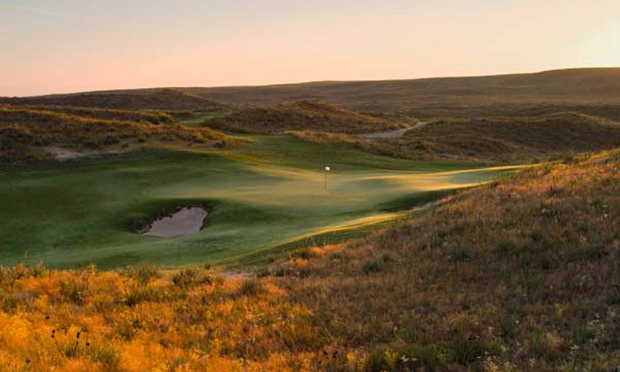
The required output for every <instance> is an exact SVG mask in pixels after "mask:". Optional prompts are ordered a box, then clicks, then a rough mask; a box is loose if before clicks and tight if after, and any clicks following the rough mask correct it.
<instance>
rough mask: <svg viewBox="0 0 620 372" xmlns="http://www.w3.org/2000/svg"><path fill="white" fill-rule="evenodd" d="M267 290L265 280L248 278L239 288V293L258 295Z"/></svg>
mask: <svg viewBox="0 0 620 372" xmlns="http://www.w3.org/2000/svg"><path fill="white" fill-rule="evenodd" d="M266 291H267V289H266V288H265V286H264V285H263V282H261V281H260V280H257V279H247V280H245V281H244V282H243V283H242V284H241V287H240V288H239V294H240V295H242V296H256V295H258V294H261V293H264V292H266Z"/></svg>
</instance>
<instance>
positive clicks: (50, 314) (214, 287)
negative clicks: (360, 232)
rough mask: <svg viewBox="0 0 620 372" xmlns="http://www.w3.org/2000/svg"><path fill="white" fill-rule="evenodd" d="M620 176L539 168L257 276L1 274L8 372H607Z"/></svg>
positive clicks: (592, 167)
mask: <svg viewBox="0 0 620 372" xmlns="http://www.w3.org/2000/svg"><path fill="white" fill-rule="evenodd" d="M619 175H620V153H619V152H618V151H617V150H616V151H614V152H612V153H609V154H601V155H597V156H594V157H588V158H584V159H583V160H581V161H579V162H570V163H563V164H556V165H546V166H541V167H538V168H536V169H532V170H530V171H528V172H525V173H523V174H520V175H518V176H514V177H510V178H507V179H503V180H501V181H500V182H498V183H494V184H491V185H488V186H484V187H482V188H477V189H475V190H470V191H466V192H464V193H462V194H460V195H458V197H456V198H455V199H454V200H452V201H451V202H450V203H448V204H446V205H443V206H441V207H439V208H437V209H436V210H435V211H433V212H432V213H430V214H427V215H426V216H424V217H422V218H420V219H417V220H413V221H410V222H409V223H407V224H406V225H404V226H400V227H396V228H392V229H389V230H386V231H383V232H380V233H377V234H375V235H374V236H372V237H371V238H369V239H367V240H364V241H358V242H353V243H351V244H348V245H346V246H343V245H339V246H329V247H323V248H308V249H303V250H300V251H298V252H296V254H295V255H294V256H293V257H292V258H291V259H290V260H286V261H283V262H280V263H277V264H275V265H274V266H273V267H272V268H270V269H269V270H268V271H267V272H264V273H263V275H267V277H264V278H259V279H241V278H234V277H233V278H225V277H220V278H215V277H212V276H209V275H208V273H207V272H206V271H205V270H204V269H185V270H182V271H179V272H176V273H164V274H165V275H164V276H163V277H159V278H158V277H157V274H158V273H157V270H156V269H154V268H152V267H146V266H142V267H136V268H133V269H130V270H127V271H124V272H103V273H98V272H96V271H95V270H93V269H90V268H89V269H83V270H78V271H47V270H44V269H42V268H39V267H32V268H23V267H16V268H10V269H3V270H1V271H0V286H1V288H2V290H1V291H0V325H1V327H0V346H1V347H0V365H2V366H6V367H7V368H13V369H16V370H19V369H24V368H30V369H34V370H47V369H49V367H50V366H56V368H57V370H86V369H88V370H94V371H97V370H122V371H142V370H154V369H157V368H159V369H172V370H244V371H377V372H378V371H414V370H415V371H420V370H425V371H433V370H442V371H446V370H447V371H474V370H488V371H515V370H518V371H574V370H588V371H611V370H614V368H616V367H617V365H618V364H619V363H620V339H619V338H618V335H620V328H619V325H620V322H619V321H618V316H619V313H618V311H619V306H620V287H619V286H620V267H619V266H618V262H619V261H618V260H619V259H620V235H618V232H619V231H620V226H618V223H619V221H620V199H619V198H618V195H620V188H619V185H620V179H619ZM270 274H271V275H274V276H275V277H269V275H270ZM78 332H79V334H78Z"/></svg>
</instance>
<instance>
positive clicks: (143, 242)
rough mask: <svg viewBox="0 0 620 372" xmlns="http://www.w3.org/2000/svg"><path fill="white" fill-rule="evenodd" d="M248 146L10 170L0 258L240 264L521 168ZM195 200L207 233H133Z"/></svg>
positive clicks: (275, 143) (4, 184)
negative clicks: (143, 222)
mask: <svg viewBox="0 0 620 372" xmlns="http://www.w3.org/2000/svg"><path fill="white" fill-rule="evenodd" d="M247 139H248V140H249V142H250V144H249V145H248V146H246V147H244V148H243V149H241V150H235V151H227V152H224V151H221V152H213V151H211V152H200V150H198V149H196V150H194V151H187V150H183V151H182V150H178V149H172V148H171V149H152V150H143V151H138V152H133V153H127V154H124V155H117V156H113V157H106V158H97V159H82V160H75V161H70V162H63V163H59V162H50V163H46V164H44V165H39V166H36V167H32V168H30V169H22V170H11V171H6V172H2V173H0V205H2V208H1V209H0V220H1V221H2V223H1V224H0V262H1V263H2V264H4V265H12V264H15V263H17V262H20V261H22V262H23V261H27V262H30V263H34V262H39V261H41V262H43V263H44V264H45V265H47V266H51V267H75V266H81V265H85V264H88V263H95V264H97V265H98V266H99V267H101V268H115V267H119V266H124V265H127V264H132V263H136V262H139V261H149V262H153V263H157V264H160V265H165V266H178V265H184V264H198V263H207V262H208V263H218V262H222V261H224V260H227V261H231V260H233V261H234V260H238V259H241V258H242V257H244V256H245V255H249V254H256V252H259V251H263V250H269V249H270V248H274V247H278V246H281V245H282V244H288V243H290V242H293V241H295V240H296V239H307V238H308V237H309V236H312V235H313V234H325V233H328V232H330V231H332V230H333V231H343V230H347V229H356V228H360V227H364V226H368V225H372V224H374V223H384V222H385V221H388V220H390V219H392V218H397V217H399V216H402V215H403V213H402V210H403V209H407V208H409V207H413V206H414V205H411V206H408V205H406V203H403V200H404V201H407V200H409V199H408V198H412V199H411V200H416V198H415V196H416V195H422V196H423V195H435V193H430V194H422V193H428V192H429V191H437V190H449V189H455V188H462V187H468V186H472V185H475V184H478V183H480V182H485V181H488V180H489V179H491V178H493V177H496V176H497V175H498V174H500V173H502V172H506V171H512V170H514V169H515V168H487V169H482V168H479V167H478V166H477V165H476V164H473V163H454V162H443V163H440V162H437V163H433V162H412V161H405V160H398V159H392V158H387V157H381V156H377V155H372V154H367V153H363V152H359V151H355V150H350V149H338V148H335V147H329V146H327V145H321V144H312V143H305V142H301V141H299V140H296V139H294V138H292V137H286V136H279V137H247ZM326 164H329V165H331V166H332V172H330V174H329V175H328V178H327V189H326V188H325V172H324V170H323V167H324V166H325V165H326ZM418 199H422V200H417V201H416V202H415V204H418V203H420V202H421V201H423V200H426V199H432V198H431V197H428V198H427V197H423V198H418ZM196 202H201V203H205V204H207V205H209V206H210V207H211V209H212V210H211V214H210V215H209V216H208V217H207V219H206V220H205V225H204V226H203V229H202V231H201V232H200V233H198V234H195V235H190V236H186V237H183V238H178V239H163V238H157V237H149V236H142V235H139V234H136V233H134V232H133V229H132V223H133V222H134V221H136V220H138V219H141V218H149V217H150V216H153V215H155V214H156V213H157V212H158V211H161V210H165V209H167V208H172V207H176V206H179V205H183V204H190V203H196ZM412 204H414V202H413V201H412ZM394 205H397V206H399V207H400V208H394ZM386 206H390V207H391V208H386Z"/></svg>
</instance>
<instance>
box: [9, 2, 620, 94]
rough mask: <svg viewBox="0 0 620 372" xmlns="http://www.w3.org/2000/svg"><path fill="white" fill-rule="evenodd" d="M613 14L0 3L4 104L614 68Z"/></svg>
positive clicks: (616, 33) (608, 7)
mask: <svg viewBox="0 0 620 372" xmlns="http://www.w3.org/2000/svg"><path fill="white" fill-rule="evenodd" d="M92 3H95V4H92ZM619 19H620V1H617V0H613V1H612V0H597V1H591V0H590V1H584V0H563V1H556V0H538V1H533V0H519V1H516V0H514V1H513V0H493V1H492V0H470V1H461V0H459V1H456V0H453V1H450V0H434V1H433V0H426V1H415V0H411V1H406V0H383V1H374V0H357V1H353V0H332V1H322V0H306V1H295V0H236V1H231V0H228V1H224V0H210V1H199V0H177V1H173V0H150V1H147V0H124V1H121V0H107V1H101V2H84V1H78V0H58V1H54V2H50V1H47V0H32V1H23V0H20V1H18V0H15V1H11V0H9V1H7V0H0V56H2V58H0V73H1V74H2V75H1V76H0V95H11V96H12V95H35V94H46V93H57V92H74V91H85V90H100V89H120V88H138V87H158V86H218V85H255V84H271V83H286V82H300V81H314V80H365V79H399V78H402V79H405V78H416V77H430V76H461V75H482V74H496V73H512V72H529V71H539V70H545V69H555V68H565V67H587V66H620V22H618V20H619Z"/></svg>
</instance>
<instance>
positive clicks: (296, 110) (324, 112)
mask: <svg viewBox="0 0 620 372" xmlns="http://www.w3.org/2000/svg"><path fill="white" fill-rule="evenodd" d="M409 121H411V119H409ZM205 125H207V126H209V127H211V128H215V129H221V130H227V131H235V132H247V133H261V134H275V133H283V132H287V131H291V130H312V131H317V132H337V133H365V132H377V131H385V130H391V129H398V128H400V127H402V126H406V125H407V124H406V123H405V122H403V121H398V120H395V119H394V118H385V117H381V116H378V115H368V114H360V113H357V112H352V111H347V110H343V109H341V108H338V107H336V106H333V105H329V104H326V103H322V102H318V101H299V102H292V103H282V104H279V105H277V106H272V107H263V108H248V109H243V110H239V111H236V112H233V113H231V114H229V115H226V116H222V117H217V118H214V119H211V120H208V121H206V122H205Z"/></svg>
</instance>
